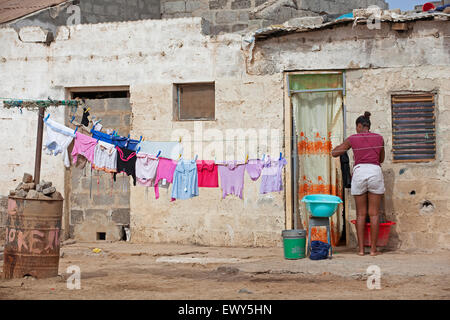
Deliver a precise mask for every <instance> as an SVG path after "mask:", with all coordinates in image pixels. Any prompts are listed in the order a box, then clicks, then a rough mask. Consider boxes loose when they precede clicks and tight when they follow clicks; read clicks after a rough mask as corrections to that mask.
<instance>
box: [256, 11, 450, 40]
mask: <svg viewBox="0 0 450 320" xmlns="http://www.w3.org/2000/svg"><path fill="white" fill-rule="evenodd" d="M430 19H442V20H447V21H449V20H450V14H447V13H442V12H433V13H426V12H424V13H414V14H408V15H393V16H391V17H386V16H385V17H383V18H382V19H380V20H381V22H407V21H416V20H430ZM348 23H367V19H366V18H358V17H357V18H344V19H340V20H334V21H330V22H326V23H322V24H316V25H311V26H301V27H289V26H284V25H272V26H269V27H267V28H263V29H259V30H256V31H255V32H254V33H253V38H254V39H255V40H264V39H267V38H272V37H278V36H283V35H286V34H291V33H300V32H308V31H312V30H320V29H326V28H329V27H332V26H334V25H339V24H348Z"/></svg>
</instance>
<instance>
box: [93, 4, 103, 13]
mask: <svg viewBox="0 0 450 320" xmlns="http://www.w3.org/2000/svg"><path fill="white" fill-rule="evenodd" d="M92 11H93V12H94V13H95V14H96V15H104V14H105V13H106V12H105V7H104V6H102V5H98V4H94V5H93V7H92Z"/></svg>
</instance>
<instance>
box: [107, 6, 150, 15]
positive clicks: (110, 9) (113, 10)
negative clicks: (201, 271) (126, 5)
mask: <svg viewBox="0 0 450 320" xmlns="http://www.w3.org/2000/svg"><path fill="white" fill-rule="evenodd" d="M140 9H142V8H140ZM106 14H108V15H110V16H117V15H118V14H119V6H117V5H114V4H109V5H106Z"/></svg>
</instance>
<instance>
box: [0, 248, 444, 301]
mask: <svg viewBox="0 0 450 320" xmlns="http://www.w3.org/2000/svg"><path fill="white" fill-rule="evenodd" d="M94 248H101V249H102V251H101V252H100V253H94V252H93V251H92V250H93V249H94ZM61 255H62V258H61V259H60V265H59V276H58V277H56V278H51V279H33V278H23V279H12V280H5V279H3V275H2V274H1V279H0V299H120V300H123V299H162V300H173V299H181V300H185V299H188V300H189V299H199V300H205V299H213V300H224V299H231V300H234V299H248V300H252V299H263V300H281V299H282V300H285V299H289V300H299V299H389V300H392V299H445V300H448V299H450V277H449V275H450V252H448V251H446V252H440V253H435V254H419V253H405V252H398V251H397V252H385V253H384V254H382V255H381V256H377V257H370V256H368V255H367V256H364V257H359V256H357V255H356V254H355V253H354V251H353V250H348V249H345V248H337V249H336V253H335V254H334V255H333V259H330V260H321V261H312V260H310V259H300V260H285V259H284V258H283V252H282V248H217V247H200V246H186V245H175V244H170V245H169V244H157V245H156V244H145V245H144V244H132V243H126V242H119V243H105V242H103V243H74V244H70V245H65V246H63V247H62V248H61ZM0 264H3V259H2V260H1V262H0ZM73 265H76V266H79V267H80V270H81V289H79V290H69V289H68V288H67V278H68V277H69V276H70V274H68V273H67V268H68V267H69V266H73ZM371 265H377V266H379V267H380V270H381V279H380V285H381V289H379V290H377V289H374V290H369V289H368V288H367V277H368V276H369V275H368V273H367V268H368V267H369V266H371ZM1 269H3V266H2V267H1Z"/></svg>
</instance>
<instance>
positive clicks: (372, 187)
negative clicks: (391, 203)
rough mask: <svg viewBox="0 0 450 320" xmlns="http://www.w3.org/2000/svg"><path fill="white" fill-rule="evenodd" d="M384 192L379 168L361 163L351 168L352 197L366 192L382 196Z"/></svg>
mask: <svg viewBox="0 0 450 320" xmlns="http://www.w3.org/2000/svg"><path fill="white" fill-rule="evenodd" d="M384 191H385V189H384V178H383V172H382V171H381V167H380V166H377V165H375V164H369V163H363V164H358V165H357V166H355V167H354V168H353V176H352V189H351V193H352V195H353V196H359V195H362V194H364V193H366V192H370V193H375V194H384Z"/></svg>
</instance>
